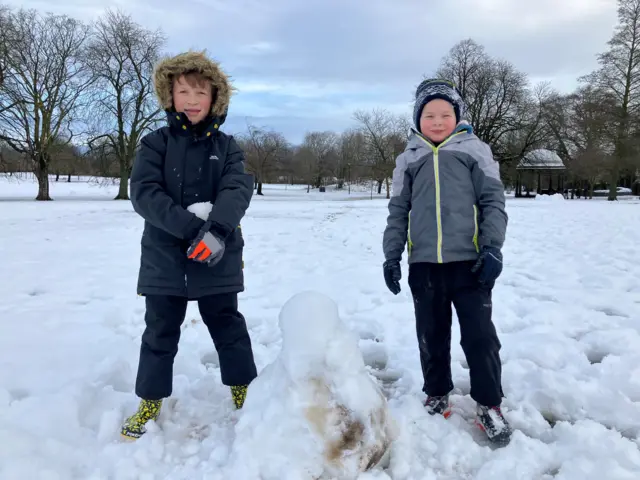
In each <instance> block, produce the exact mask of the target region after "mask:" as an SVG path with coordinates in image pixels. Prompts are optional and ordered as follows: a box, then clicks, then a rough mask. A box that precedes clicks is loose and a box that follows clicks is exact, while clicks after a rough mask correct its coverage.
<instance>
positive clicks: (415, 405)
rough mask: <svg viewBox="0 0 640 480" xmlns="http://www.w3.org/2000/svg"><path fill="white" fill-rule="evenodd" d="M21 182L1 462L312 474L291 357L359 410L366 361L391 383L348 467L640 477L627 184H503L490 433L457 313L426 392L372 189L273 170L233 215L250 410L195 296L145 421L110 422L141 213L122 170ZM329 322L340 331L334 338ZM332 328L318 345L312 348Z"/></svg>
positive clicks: (6, 302) (393, 474) (9, 296)
mask: <svg viewBox="0 0 640 480" xmlns="http://www.w3.org/2000/svg"><path fill="white" fill-rule="evenodd" d="M35 192H36V188H35V185H34V184H33V183H32V182H31V181H23V182H7V181H6V180H2V179H0V232H1V233H0V252H2V267H1V268H2V273H3V275H2V276H1V277H0V278H1V279H2V280H1V282H2V283H1V288H0V479H2V480H4V479H8V480H12V479H17V478H25V479H27V478H28V479H45V480H47V479H64V480H75V479H87V480H107V479H109V480H128V479H141V480H146V479H154V480H155V479H172V480H174V479H175V480H182V479H190V480H191V479H193V480H198V479H203V480H204V479H207V480H210V479H212V480H222V479H226V478H243V480H244V479H246V480H253V479H254V478H260V477H258V476H257V475H256V476H252V472H260V474H261V475H262V478H265V479H266V478H282V479H284V480H288V479H290V478H291V479H296V480H298V479H304V478H312V477H311V476H309V477H304V476H303V475H302V474H301V473H300V472H302V471H304V469H307V470H312V471H313V472H315V473H317V472H320V471H321V469H322V468H324V465H323V458H321V455H320V454H319V453H318V452H319V451H320V450H319V447H318V445H319V444H318V435H317V431H315V430H314V429H313V427H314V424H312V423H311V424H310V423H309V422H308V418H306V417H305V418H303V417H302V416H301V414H300V412H301V411H303V410H302V409H303V408H304V405H308V404H309V402H310V399H311V400H312V399H314V398H317V397H316V396H315V394H316V393H317V392H315V393H314V392H313V391H312V390H310V389H309V386H310V385H312V384H313V383H308V382H306V383H305V382H304V380H306V379H308V378H309V377H307V376H306V375H307V374H308V373H310V372H311V373H317V372H321V373H322V375H324V376H323V377H322V378H324V379H325V380H326V379H327V377H328V376H329V375H332V377H331V378H332V380H331V382H326V384H327V385H329V386H330V388H329V389H328V390H329V394H330V395H331V398H333V399H335V401H336V403H337V402H338V401H343V402H345V404H349V405H354V406H355V407H354V408H359V409H361V410H363V411H366V410H367V408H369V409H371V408H374V407H373V402H374V399H375V398H376V397H375V395H373V394H372V393H367V392H373V391H375V389H374V385H375V384H374V383H367V381H366V380H364V378H366V377H364V376H363V375H362V368H363V367H362V363H360V362H363V363H364V369H365V370H366V371H367V372H368V373H369V374H370V376H371V378H373V379H375V381H376V383H377V385H378V386H379V391H382V392H383V394H384V397H385V399H386V402H387V408H388V411H389V414H390V419H391V420H392V424H393V432H394V436H393V438H394V441H393V443H392V445H391V449H390V452H389V457H388V459H386V460H385V461H383V462H381V464H380V465H379V466H378V467H377V468H376V469H374V470H372V471H370V472H366V473H364V474H361V475H360V476H359V477H358V478H359V480H382V479H384V480H388V479H394V480H396V479H397V480H410V479H417V480H423V479H427V480H430V479H462V478H469V479H470V478H473V479H480V480H483V479H487V480H495V479H497V478H500V479H501V478H514V479H518V480H520V479H523V480H526V479H531V480H534V479H535V480H551V479H562V480H574V479H575V480H583V479H601V478H606V479H608V480H609V479H611V480H617V479H620V480H626V479H636V478H640V451H639V448H640V273H639V272H638V268H637V265H638V264H639V263H640V249H638V247H637V238H640V202H639V201H638V200H633V199H630V200H627V201H625V202H606V201H604V200H603V201H596V200H594V201H589V202H585V201H579V200H575V201H571V200H567V201H562V202H560V201H557V202H556V201H531V200H526V199H522V200H521V199H512V198H510V199H509V200H508V202H507V208H508V213H509V217H510V224H509V232H508V241H507V244H506V246H505V250H504V257H505V269H504V272H503V275H502V277H501V278H500V280H499V281H498V284H497V286H496V290H495V292H494V318H495V323H496V328H497V330H498V333H499V335H500V340H501V342H502V350H501V355H502V361H503V387H504V391H505V396H506V398H505V400H504V404H503V406H504V412H505V416H506V417H507V419H508V420H509V421H510V422H511V424H512V425H513V427H514V428H515V429H516V431H515V432H514V435H513V439H512V441H511V443H510V444H509V445H508V446H506V447H504V448H501V449H495V448H492V447H491V446H489V445H488V443H487V442H486V440H484V439H483V436H482V433H481V432H480V431H479V430H478V429H477V428H475V427H474V426H472V425H471V424H469V421H470V420H471V419H472V417H471V415H472V412H473V410H474V407H475V405H474V403H473V401H472V400H471V399H470V398H469V396H468V393H469V387H470V386H469V377H468V366H467V363H466V361H465V359H464V354H463V353H462V350H461V348H460V345H459V341H460V335H459V330H458V328H457V322H456V321H455V320H454V328H453V335H452V337H453V338H452V352H451V355H452V368H453V380H454V383H455V385H456V391H455V395H454V397H453V401H454V412H456V414H454V415H453V416H452V417H451V418H450V419H449V420H445V419H443V418H440V417H431V416H429V415H428V414H426V412H425V411H424V408H423V407H422V404H421V402H422V401H423V400H424V395H423V394H422V392H421V391H420V390H421V386H422V379H421V373H420V364H419V359H418V350H417V341H416V339H415V326H414V321H413V307H412V301H411V295H410V293H409V290H408V286H407V283H406V274H407V270H406V266H404V265H403V274H404V278H403V280H402V282H401V284H402V287H403V290H402V292H401V293H400V295H398V296H393V295H391V293H390V292H388V290H387V289H386V286H385V284H384V280H383V278H382V268H381V263H382V253H381V235H382V230H383V228H384V224H385V218H386V215H387V211H386V201H385V200H384V199H383V198H376V197H375V196H374V199H373V200H369V195H368V194H366V193H363V194H360V195H358V194H352V195H350V196H349V195H347V192H346V191H342V192H336V191H330V192H327V193H325V194H321V193H317V192H312V193H311V194H307V193H306V188H303V187H291V186H289V187H288V188H287V189H285V188H281V187H275V186H268V185H266V186H265V189H264V192H265V196H264V197H254V200H253V202H252V205H251V208H250V210H249V212H248V214H247V217H246V218H245V219H244V220H243V222H242V227H243V233H244V235H245V240H246V244H247V247H246V250H245V255H244V257H245V258H244V260H245V277H246V285H247V290H246V292H244V293H243V294H241V296H240V308H241V311H242V313H243V314H244V315H245V317H246V319H247V323H248V325H249V328H250V333H251V338H252V342H253V346H254V351H255V356H256V362H257V364H258V369H259V371H260V377H259V379H258V380H257V381H256V383H255V384H253V385H252V386H251V387H250V389H249V396H248V398H247V403H246V406H245V408H244V409H243V410H241V411H239V412H237V411H235V410H234V408H233V404H232V401H231V395H230V393H229V391H228V389H227V388H226V387H224V386H222V385H221V383H220V371H219V368H218V363H217V362H218V360H217V355H216V353H215V349H214V348H213V345H212V342H211V339H210V337H209V335H208V332H207V330H206V327H205V326H204V325H203V324H202V322H201V320H200V316H199V313H198V310H197V304H190V305H189V310H188V312H187V318H186V321H185V323H184V325H183V328H182V336H181V340H180V349H179V352H178V355H177V357H176V362H175V370H174V378H175V380H174V392H173V395H172V398H171V399H170V400H169V401H168V402H166V404H165V407H163V411H162V414H161V416H160V419H159V421H158V424H157V425H153V424H152V425H150V426H149V432H148V434H147V435H145V436H144V437H143V438H141V439H140V440H139V441H138V442H136V443H123V442H121V441H120V439H119V434H118V433H119V432H118V429H119V426H120V423H121V422H122V420H123V419H124V418H125V417H126V416H127V415H128V414H130V413H131V412H132V411H133V410H134V409H135V407H136V405H137V399H136V397H135V395H134V392H133V387H134V382H135V373H136V368H137V360H138V352H139V346H140V343H139V342H140V335H141V333H142V331H143V328H144V321H143V315H144V299H142V298H140V297H138V296H137V295H136V293H135V285H136V276H137V270H138V265H139V255H140V250H139V244H140V234H141V231H142V222H141V220H140V218H139V217H138V216H137V215H136V214H135V213H134V212H133V210H132V208H131V205H130V203H129V202H122V201H121V202H115V201H111V199H112V198H113V197H114V196H115V194H116V192H117V188H116V187H115V186H109V187H105V188H99V187H97V186H93V185H90V184H86V183H83V182H72V183H71V184H67V183H66V182H64V183H63V182H59V183H52V185H51V194H52V196H53V198H55V199H56V200H55V201H54V202H47V203H37V202H33V201H31V199H32V198H33V197H34V196H35ZM304 292H315V293H314V294H313V298H312V299H308V300H305V301H304V302H303V303H304V304H308V305H313V302H326V303H327V305H324V306H323V307H321V308H313V307H309V308H304V307H303V306H301V305H297V306H296V304H295V302H293V303H289V304H288V305H287V302H288V301H290V300H292V299H296V298H297V299H298V300H300V299H303V300H304V299H305V296H304V295H307V294H304V295H303V296H297V295H298V294H301V293H304ZM325 296H326V298H325ZM329 299H330V300H331V302H330V301H329ZM307 302H308V303H307ZM333 302H335V306H333V305H334V303H333ZM329 305H331V307H330V308H329ZM289 307H292V308H289ZM325 307H326V308H325ZM336 309H337V312H338V315H335V312H336ZM289 310H290V311H291V315H287V314H286V312H287V311H289ZM330 312H333V313H330ZM281 313H282V316H281ZM282 319H285V321H282ZM294 319H297V321H295V320H294ZM287 320H288V321H287ZM323 322H326V323H323ZM320 327H322V328H320ZM334 327H335V328H334ZM345 327H346V329H345ZM337 330H339V331H341V332H342V334H341V338H344V344H343V345H344V346H342V347H337V345H339V342H335V341H333V340H331V341H328V340H327V338H333V337H332V335H333V333H332V332H336V331H337ZM349 338H350V340H349ZM291 339H293V340H294V341H289V340H291ZM296 340H297V341H296ZM327 342H328V343H329V345H330V346H329V347H327V348H326V349H325V351H324V355H315V356H314V355H309V356H305V354H306V353H307V351H306V350H305V349H306V348H307V347H313V348H314V350H313V351H314V352H316V353H318V350H319V348H320V346H321V345H327ZM354 342H355V343H356V344H357V345H358V347H359V349H358V350H359V351H360V355H361V356H359V355H358V354H357V352H356V351H355V349H354V348H353V347H354ZM336 354H339V356H338V358H337V360H340V358H341V357H342V359H343V362H340V361H337V362H336V356H335V355H336ZM291 358H304V361H303V362H301V364H300V365H297V364H295V365H293V366H292V365H291V362H290V359H291ZM294 367H295V368H294ZM344 369H346V370H344ZM352 376H354V377H353V378H355V376H357V378H358V379H359V380H358V381H355V380H353V378H352ZM340 379H352V380H353V382H352V381H351V380H344V381H340ZM305 385H306V386H305ZM352 385H358V387H357V388H353V387H352ZM288 388H289V389H294V390H295V392H291V391H289V390H288ZM326 391H327V390H326V389H325V390H324V392H325V394H326ZM347 402H348V403H347ZM361 402H362V403H361ZM295 431H298V432H300V433H299V434H298V433H293V432H295ZM278 432H282V435H279V434H278ZM314 432H315V434H314ZM314 439H315V441H314ZM276 454H277V455H276ZM283 467H284V468H285V470H286V472H285V473H284V474H282V468H283ZM278 470H280V472H278ZM241 471H244V472H245V473H247V475H246V476H238V472H241ZM230 472H232V473H233V476H231V473H230ZM270 475H271V477H269V476H270ZM277 475H280V476H279V477H278V476H277Z"/></svg>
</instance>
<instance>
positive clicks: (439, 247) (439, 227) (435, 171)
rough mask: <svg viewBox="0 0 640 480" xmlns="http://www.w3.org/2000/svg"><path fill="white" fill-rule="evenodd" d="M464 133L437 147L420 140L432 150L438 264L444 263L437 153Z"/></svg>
mask: <svg viewBox="0 0 640 480" xmlns="http://www.w3.org/2000/svg"><path fill="white" fill-rule="evenodd" d="M461 133H465V132H457V133H454V134H453V135H451V136H450V137H449V138H447V139H446V140H445V141H444V142H442V143H441V144H440V145H438V146H437V147H435V146H433V145H432V144H431V142H429V141H428V140H426V139H425V138H422V137H419V138H422V140H423V141H424V142H425V143H426V144H427V145H429V146H430V147H431V149H432V150H433V175H434V177H435V186H436V225H437V235H438V237H437V244H436V252H437V257H438V263H444V260H443V258H442V209H441V205H440V159H439V157H438V153H439V152H440V148H441V147H443V146H445V145H446V144H447V142H448V141H449V140H451V139H452V138H453V137H455V136H456V135H459V134H461Z"/></svg>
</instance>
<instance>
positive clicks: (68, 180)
mask: <svg viewBox="0 0 640 480" xmlns="http://www.w3.org/2000/svg"><path fill="white" fill-rule="evenodd" d="M67 183H71V174H69V175H67Z"/></svg>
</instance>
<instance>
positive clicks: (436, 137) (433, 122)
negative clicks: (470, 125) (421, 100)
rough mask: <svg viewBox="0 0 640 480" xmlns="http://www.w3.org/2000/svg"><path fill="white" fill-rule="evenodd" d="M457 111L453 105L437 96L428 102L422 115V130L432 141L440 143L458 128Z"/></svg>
mask: <svg viewBox="0 0 640 480" xmlns="http://www.w3.org/2000/svg"><path fill="white" fill-rule="evenodd" d="M456 124H457V122H456V113H455V111H454V110H453V105H451V103H449V102H447V101H446V100H442V99H441V98H436V99H434V100H431V101H430V102H429V103H427V104H426V105H425V106H424V108H423V109H422V115H421V117H420V131H421V132H422V134H423V135H424V136H425V137H427V138H428V139H429V140H431V141H432V142H436V143H440V142H442V141H443V140H444V139H446V138H447V137H448V136H449V135H451V134H452V133H453V131H454V130H455V128H456Z"/></svg>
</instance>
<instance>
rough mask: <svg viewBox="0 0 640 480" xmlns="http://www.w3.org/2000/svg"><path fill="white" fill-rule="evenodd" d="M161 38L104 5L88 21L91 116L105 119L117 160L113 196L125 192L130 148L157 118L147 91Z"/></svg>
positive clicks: (125, 196) (122, 197) (122, 195)
mask: <svg viewBox="0 0 640 480" xmlns="http://www.w3.org/2000/svg"><path fill="white" fill-rule="evenodd" d="M164 43H165V38H164V36H163V34H162V32H160V31H159V30H156V31H150V30H147V29H145V28H143V27H142V26H140V25H138V24H137V23H135V22H134V21H133V19H132V18H131V17H130V16H129V15H125V14H123V13H121V12H118V11H107V12H106V13H105V14H104V16H103V17H102V18H100V19H99V20H98V21H97V22H96V24H95V27H94V35H93V37H92V40H91V42H90V44H89V49H88V50H89V65H90V67H91V70H92V72H93V74H94V76H95V77H96V80H97V83H96V87H97V88H96V90H95V110H96V112H95V113H96V114H95V115H94V117H95V118H99V119H100V120H101V121H102V122H104V119H105V118H106V119H108V123H109V124H110V125H109V126H110V128H109V130H108V131H107V132H101V133H100V134H98V135H94V137H93V138H92V140H91V142H90V145H92V144H93V143H94V142H95V140H97V139H100V138H105V139H106V140H107V141H108V142H109V143H110V144H111V147H112V151H113V152H114V153H115V156H116V159H117V161H118V164H119V166H120V188H119V190H118V195H117V196H116V200H127V199H128V198H129V188H128V186H129V175H130V173H131V166H132V164H133V159H134V157H135V152H136V148H137V147H138V144H139V142H140V139H141V138H142V137H143V136H144V134H145V132H146V131H147V130H149V129H150V128H152V127H153V126H154V124H155V122H156V121H158V120H160V119H161V118H162V115H161V114H162V110H161V109H159V108H158V106H157V104H156V102H155V97H154V92H153V81H152V75H153V69H154V65H155V63H156V62H157V60H158V58H159V56H160V50H161V49H162V47H163V45H164Z"/></svg>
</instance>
